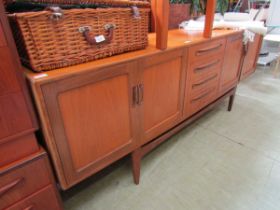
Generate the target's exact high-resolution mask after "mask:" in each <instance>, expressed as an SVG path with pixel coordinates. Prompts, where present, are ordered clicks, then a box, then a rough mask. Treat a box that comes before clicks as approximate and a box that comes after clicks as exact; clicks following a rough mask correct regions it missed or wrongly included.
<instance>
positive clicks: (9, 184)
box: [0, 158, 52, 209]
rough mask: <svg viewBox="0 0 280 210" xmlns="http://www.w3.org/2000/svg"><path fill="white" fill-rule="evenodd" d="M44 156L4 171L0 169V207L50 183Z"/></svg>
mask: <svg viewBox="0 0 280 210" xmlns="http://www.w3.org/2000/svg"><path fill="white" fill-rule="evenodd" d="M45 161H46V158H40V159H36V160H34V161H31V162H28V163H26V164H23V165H20V166H19V167H17V168H15V169H12V170H8V171H5V172H2V171H0V200H1V202H0V209H3V208H6V207H8V206H10V205H12V204H13V203H15V202H18V201H19V200H21V199H23V198H25V197H27V196H29V195H31V194H32V193H34V192H36V191H38V190H40V189H42V188H43V187H45V186H47V185H49V184H51V183H52V181H51V179H50V174H49V171H48V167H47V164H46V162H45Z"/></svg>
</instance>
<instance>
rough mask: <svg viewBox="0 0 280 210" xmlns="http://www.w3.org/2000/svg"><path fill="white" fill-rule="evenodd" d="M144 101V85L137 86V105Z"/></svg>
mask: <svg viewBox="0 0 280 210" xmlns="http://www.w3.org/2000/svg"><path fill="white" fill-rule="evenodd" d="M143 100H144V84H139V103H138V105H141V104H142V103H143Z"/></svg>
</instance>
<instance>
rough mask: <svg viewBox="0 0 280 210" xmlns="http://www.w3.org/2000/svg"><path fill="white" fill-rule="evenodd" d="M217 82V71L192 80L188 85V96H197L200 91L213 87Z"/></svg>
mask: <svg viewBox="0 0 280 210" xmlns="http://www.w3.org/2000/svg"><path fill="white" fill-rule="evenodd" d="M218 84H219V73H218V72H217V73H215V74H213V75H209V76H207V77H205V78H204V79H203V80H201V81H197V82H194V83H192V84H190V86H189V96H190V98H192V97H196V96H199V95H200V94H201V93H204V92H207V91H208V90H211V89H213V87H216V86H218Z"/></svg>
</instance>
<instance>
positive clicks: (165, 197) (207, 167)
mask: <svg viewBox="0 0 280 210" xmlns="http://www.w3.org/2000/svg"><path fill="white" fill-rule="evenodd" d="M226 105H227V101H225V102H224V103H223V104H221V105H220V106H218V107H217V108H216V109H214V110H213V111H211V112H210V113H208V114H207V115H206V116H204V117H203V118H201V119H200V120H199V121H198V122H196V123H195V124H193V125H192V126H190V127H188V128H187V129H185V130H183V131H182V132H180V133H179V134H177V135H176V136H174V137H173V138H172V139H170V141H168V142H166V143H164V144H163V145H161V146H160V147H158V148H157V149H156V150H154V151H153V152H152V153H150V154H149V155H148V156H146V157H145V158H144V160H143V161H142V169H141V173H142V174H141V183H140V185H139V186H135V185H134V184H133V182H132V176H131V169H130V165H129V161H128V159H125V160H123V161H121V162H119V163H117V164H116V165H115V166H114V167H113V169H109V170H108V169H107V171H109V172H110V173H109V172H108V173H106V172H105V173H104V174H105V175H102V176H100V175H99V176H97V178H96V176H94V177H93V178H90V179H88V180H86V181H85V182H83V183H81V184H80V185H78V186H76V187H74V188H73V189H71V190H69V191H67V192H66V193H64V195H63V196H64V204H65V209H66V210H72V209H80V210H86V209H87V210H91V209H92V210H111V209H114V210H279V209H280V79H279V78H275V77H273V75H272V73H271V71H267V70H265V71H264V70H263V69H258V70H257V72H256V73H255V74H254V75H253V76H252V77H250V78H249V79H247V80H245V81H243V82H242V83H241V84H240V85H239V88H238V91H237V96H236V100H235V104H234V107H233V110H232V112H231V113H230V112H227V111H226ZM105 171H106V170H105Z"/></svg>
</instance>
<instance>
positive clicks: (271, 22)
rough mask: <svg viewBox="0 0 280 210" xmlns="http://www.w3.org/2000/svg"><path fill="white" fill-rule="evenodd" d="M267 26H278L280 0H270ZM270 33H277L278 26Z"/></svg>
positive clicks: (279, 20)
mask: <svg viewBox="0 0 280 210" xmlns="http://www.w3.org/2000/svg"><path fill="white" fill-rule="evenodd" d="M267 26H279V27H280V0H270V7H269V12H268V18H267ZM271 33H279V34H280V28H278V29H275V30H273V31H272V32H271Z"/></svg>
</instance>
